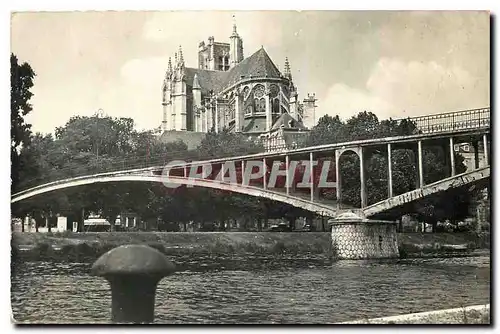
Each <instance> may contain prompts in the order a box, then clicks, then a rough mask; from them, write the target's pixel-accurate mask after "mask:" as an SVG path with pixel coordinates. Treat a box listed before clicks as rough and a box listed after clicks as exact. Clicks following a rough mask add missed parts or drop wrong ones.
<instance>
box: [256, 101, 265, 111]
mask: <svg viewBox="0 0 500 334" xmlns="http://www.w3.org/2000/svg"><path fill="white" fill-rule="evenodd" d="M255 112H266V100H265V99H263V98H261V99H255Z"/></svg>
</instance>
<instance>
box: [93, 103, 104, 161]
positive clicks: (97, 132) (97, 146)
mask: <svg viewBox="0 0 500 334" xmlns="http://www.w3.org/2000/svg"><path fill="white" fill-rule="evenodd" d="M103 115H104V110H102V109H101V108H99V110H97V112H96V114H95V116H96V135H97V139H96V161H97V162H99V117H102V116H103Z"/></svg>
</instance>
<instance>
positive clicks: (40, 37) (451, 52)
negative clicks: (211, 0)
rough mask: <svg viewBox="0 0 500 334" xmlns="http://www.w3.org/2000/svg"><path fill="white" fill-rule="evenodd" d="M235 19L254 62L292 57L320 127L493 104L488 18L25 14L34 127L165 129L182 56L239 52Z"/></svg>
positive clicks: (19, 32) (20, 47) (21, 39)
mask: <svg viewBox="0 0 500 334" xmlns="http://www.w3.org/2000/svg"><path fill="white" fill-rule="evenodd" d="M233 14H235V17H236V23H237V26H238V32H239V34H240V36H241V37H242V38H243V43H244V44H243V47H244V55H245V57H247V56H249V55H251V54H252V53H253V52H255V51H256V50H258V48H260V47H261V45H262V46H264V48H265V49H266V51H267V52H268V53H269V55H270V56H271V58H272V59H273V61H274V62H275V64H276V65H277V66H278V67H279V68H280V69H283V64H284V60H285V56H288V58H289V60H290V64H291V68H292V75H293V77H294V81H295V84H296V86H297V87H298V90H299V97H300V98H301V99H302V98H304V97H305V96H306V95H307V93H308V92H315V93H316V97H317V98H318V101H317V105H318V108H317V112H316V120H317V119H318V118H319V117H320V116H322V115H324V114H330V115H336V114H338V115H340V116H341V117H342V118H344V119H345V118H349V117H350V116H352V115H354V114H356V113H357V112H359V111H363V110H367V111H372V112H374V113H375V114H377V116H379V118H381V119H383V118H387V117H407V116H412V115H422V114H429V113H438V112H445V111H453V110H461V109H467V108H479V107H484V106H488V105H489V99H490V89H489V87H490V65H489V64H490V56H489V48H490V17H489V13H488V12H451V11H450V12H381V11H380V12H376V11H372V12H335V11H315V12H311V11H310V12H295V11H281V12H275V11H272V12H271V11H268V12H68V13H63V12H59V13H17V14H13V15H12V28H11V37H12V39H11V47H12V52H14V53H15V54H16V55H17V56H18V57H19V59H20V60H21V61H27V62H29V63H30V64H31V66H32V67H33V69H34V70H35V72H36V74H37V76H36V79H35V86H34V88H33V89H32V91H33V93H34V94H35V95H34V97H33V99H32V101H31V102H32V104H33V111H32V112H31V115H30V116H29V117H28V121H29V122H31V123H32V124H33V129H34V131H40V132H53V131H54V128H55V127H56V126H61V125H64V124H65V123H66V122H67V121H68V119H69V118H70V117H71V116H73V115H92V114H93V113H95V112H96V111H97V110H98V109H99V108H102V109H103V110H104V112H105V113H106V114H108V115H110V116H115V117H120V116H123V117H132V118H133V119H134V120H135V122H136V125H137V127H138V128H139V129H151V128H154V127H158V126H159V125H160V122H161V116H162V106H161V85H162V79H163V76H164V73H165V70H166V67H167V62H168V57H169V56H172V57H173V54H174V52H176V51H177V49H178V47H179V45H182V49H183V53H184V58H185V61H186V66H188V67H197V65H198V64H197V47H198V43H199V42H200V41H202V40H206V39H207V37H208V36H210V35H213V36H214V37H215V40H216V41H220V42H228V41H229V36H230V34H231V31H232V22H233V19H232V15H233ZM308 125H311V124H308Z"/></svg>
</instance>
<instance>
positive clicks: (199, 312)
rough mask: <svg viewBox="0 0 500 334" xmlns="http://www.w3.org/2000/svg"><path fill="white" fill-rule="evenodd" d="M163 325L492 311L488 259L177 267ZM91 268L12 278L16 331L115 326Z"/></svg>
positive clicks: (250, 261) (209, 262) (162, 295)
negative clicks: (471, 308) (35, 326)
mask: <svg viewBox="0 0 500 334" xmlns="http://www.w3.org/2000/svg"><path fill="white" fill-rule="evenodd" d="M173 260H174V262H176V263H177V264H178V266H179V271H178V272H176V273H175V274H174V275H172V276H169V277H166V278H164V279H163V280H162V281H161V282H160V284H159V286H158V290H157V294H156V307H155V322H156V323H165V324H174V323H175V324H210V323H218V324H221V323H223V324H243V323H251V324H257V323H258V324H262V323H266V324H270V323H280V324H293V323H301V324H306V323H307V324H312V323H322V324H324V323H336V322H342V321H348V320H354V319H360V318H373V317H382V316H391V315H397V314H405V313H412V312H423V311H429V310H436V309H445V308H455V307H461V306H467V305H476V304H486V303H489V302H490V259H489V257H483V256H481V257H466V258H447V259H410V260H401V261H389V262H387V261H375V262H369V261H364V262H359V261H347V262H344V261H341V262H336V263H331V262H329V261H328V260H326V259H319V258H316V259H314V258H313V259H311V258H307V257H303V258H294V259H276V258H268V259H265V258H256V257H241V258H234V257H233V258H227V259H210V258H200V259H196V260H193V259H187V258H184V259H173ZM89 271H90V264H85V263H70V264H68V263H52V262H26V263H18V264H15V265H14V266H13V268H12V274H11V281H12V284H11V303H12V314H13V317H14V319H15V320H16V321H17V322H18V323H45V324H48V323H109V319H110V318H111V310H110V306H111V293H110V289H109V285H108V283H107V282H106V281H105V280H104V279H102V278H100V277H93V276H90V275H89Z"/></svg>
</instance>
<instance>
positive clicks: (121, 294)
mask: <svg viewBox="0 0 500 334" xmlns="http://www.w3.org/2000/svg"><path fill="white" fill-rule="evenodd" d="M174 271H175V266H174V264H173V263H172V262H170V261H169V260H168V259H167V257H166V256H165V255H164V254H162V253H161V252H159V251H158V250H156V249H154V248H151V247H149V246H145V245H125V246H120V247H117V248H114V249H112V250H110V251H109V252H107V253H106V254H103V255H102V256H101V257H100V258H99V259H97V261H96V262H94V265H93V266H92V270H91V273H92V274H93V275H96V276H102V277H104V278H105V279H106V280H107V281H108V282H109V284H110V286H111V298H112V302H111V309H112V321H113V322H116V323H151V322H153V321H154V308H155V294H156V287H157V285H158V282H159V281H160V280H161V279H162V278H163V277H165V276H168V275H170V274H172V273H173V272H174Z"/></svg>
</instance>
